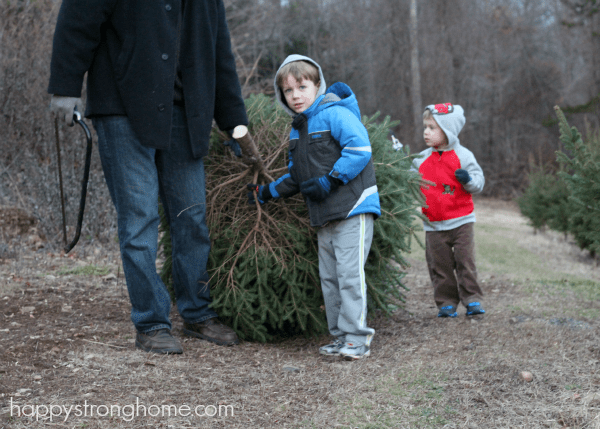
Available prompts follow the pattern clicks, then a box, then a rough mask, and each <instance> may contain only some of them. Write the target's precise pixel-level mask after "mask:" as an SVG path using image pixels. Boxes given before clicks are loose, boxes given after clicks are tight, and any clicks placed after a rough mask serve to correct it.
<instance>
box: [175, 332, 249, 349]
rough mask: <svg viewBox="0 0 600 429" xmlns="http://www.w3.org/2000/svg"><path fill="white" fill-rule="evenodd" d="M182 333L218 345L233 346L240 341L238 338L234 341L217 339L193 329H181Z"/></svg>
mask: <svg viewBox="0 0 600 429" xmlns="http://www.w3.org/2000/svg"><path fill="white" fill-rule="evenodd" d="M183 333H184V334H185V335H187V336H189V337H194V338H200V339H201V340H205V341H210V342H211V343H215V344H217V345H219V346H234V345H236V344H239V343H240V340H239V339H237V340H235V341H219V340H217V339H215V338H212V337H207V336H206V335H202V334H199V333H197V332H194V331H190V330H189V329H185V328H184V329H183Z"/></svg>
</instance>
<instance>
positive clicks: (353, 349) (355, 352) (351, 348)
mask: <svg viewBox="0 0 600 429" xmlns="http://www.w3.org/2000/svg"><path fill="white" fill-rule="evenodd" d="M339 354H340V356H341V357H343V358H344V359H345V360H358V359H364V358H366V357H368V356H369V355H370V354H371V350H369V347H368V346H365V345H364V344H354V343H346V344H344V347H342V348H341V349H340V351H339Z"/></svg>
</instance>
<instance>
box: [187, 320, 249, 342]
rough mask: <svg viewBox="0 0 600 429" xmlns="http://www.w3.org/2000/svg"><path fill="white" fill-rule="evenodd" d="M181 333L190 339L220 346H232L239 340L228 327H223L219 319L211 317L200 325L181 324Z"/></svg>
mask: <svg viewBox="0 0 600 429" xmlns="http://www.w3.org/2000/svg"><path fill="white" fill-rule="evenodd" d="M183 333H184V334H186V335H189V336H190V337H196V338H201V339H203V340H206V341H210V342H212V343H215V344H218V345H220V346H232V345H234V344H238V343H239V342H240V340H239V339H238V336H237V334H236V333H235V331H234V330H233V329H231V328H230V327H229V326H227V325H224V324H223V323H222V322H221V321H220V320H219V319H217V318H216V317H213V318H212V319H208V320H205V321H204V322H200V323H186V322H184V323H183Z"/></svg>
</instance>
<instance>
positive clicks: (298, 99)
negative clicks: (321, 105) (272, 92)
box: [281, 74, 319, 113]
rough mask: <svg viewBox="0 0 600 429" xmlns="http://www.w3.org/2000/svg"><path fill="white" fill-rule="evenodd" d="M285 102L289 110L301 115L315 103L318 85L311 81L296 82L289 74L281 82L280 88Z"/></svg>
mask: <svg viewBox="0 0 600 429" xmlns="http://www.w3.org/2000/svg"><path fill="white" fill-rule="evenodd" d="M281 90H282V91H283V95H284V97H285V101H287V105H288V106H289V108H290V109H292V110H293V111H294V112H296V113H302V112H304V111H305V110H306V109H308V108H309V107H310V106H312V104H313V103H314V102H315V99H316V98H317V92H318V91H319V85H315V84H314V82H313V81H312V80H309V79H301V80H296V78H295V77H294V76H292V75H291V74H290V75H288V77H287V79H286V80H284V81H283V85H282V87H281Z"/></svg>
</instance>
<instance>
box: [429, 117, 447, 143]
mask: <svg viewBox="0 0 600 429" xmlns="http://www.w3.org/2000/svg"><path fill="white" fill-rule="evenodd" d="M423 128H424V131H423V138H424V139H425V144H426V145H427V146H428V147H432V148H434V149H436V150H438V149H443V148H445V147H446V146H448V141H447V139H446V134H445V133H444V131H442V129H441V128H440V126H439V125H438V123H437V122H435V119H433V118H429V119H423Z"/></svg>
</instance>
